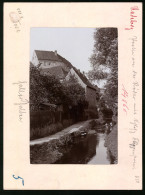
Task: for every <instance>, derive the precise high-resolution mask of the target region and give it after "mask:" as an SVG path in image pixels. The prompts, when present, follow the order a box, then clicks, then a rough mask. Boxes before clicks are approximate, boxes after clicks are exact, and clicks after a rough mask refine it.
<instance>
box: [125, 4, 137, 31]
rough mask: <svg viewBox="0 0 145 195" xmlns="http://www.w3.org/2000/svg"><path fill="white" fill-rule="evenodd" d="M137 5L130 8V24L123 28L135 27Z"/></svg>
mask: <svg viewBox="0 0 145 195" xmlns="http://www.w3.org/2000/svg"><path fill="white" fill-rule="evenodd" d="M138 10H139V8H138V6H134V7H131V8H130V26H129V27H128V28H125V30H133V29H134V27H135V23H136V22H137V15H136V11H138Z"/></svg>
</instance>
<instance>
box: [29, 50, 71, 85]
mask: <svg viewBox="0 0 145 195" xmlns="http://www.w3.org/2000/svg"><path fill="white" fill-rule="evenodd" d="M32 63H33V64H34V66H38V67H39V68H40V69H41V73H42V74H43V75H55V76H57V78H59V79H60V81H62V80H64V79H65V77H66V75H67V73H68V72H69V70H70V68H71V67H72V65H71V63H70V62H68V61H67V60H66V59H65V58H63V57H62V56H60V55H59V54H58V53H57V51H54V52H53V51H42V50H35V51H34V53H33V57H32Z"/></svg>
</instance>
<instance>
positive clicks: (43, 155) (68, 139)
mask: <svg viewBox="0 0 145 195" xmlns="http://www.w3.org/2000/svg"><path fill="white" fill-rule="evenodd" d="M79 124H80V125H77V124H76V125H77V127H75V125H73V126H71V127H68V128H67V129H68V131H67V129H66V130H64V131H65V132H63V131H62V132H59V133H56V134H55V135H52V136H53V138H54V139H50V140H49V141H48V142H44V143H42V144H35V145H31V146H30V162H31V163H32V164H42V163H43V164H52V163H55V162H56V161H57V160H59V159H60V158H61V157H62V155H63V152H62V151H63V147H67V146H68V145H69V144H71V143H73V138H74V137H77V136H80V135H81V133H82V132H87V131H88V130H89V128H90V121H84V122H81V123H79ZM58 134H59V135H58Z"/></svg>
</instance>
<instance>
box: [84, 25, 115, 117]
mask: <svg viewBox="0 0 145 195" xmlns="http://www.w3.org/2000/svg"><path fill="white" fill-rule="evenodd" d="M117 37H118V33H117V29H116V28H98V29H96V30H95V32H94V50H93V54H92V55H91V57H90V62H91V65H92V71H90V72H89V73H88V77H89V78H90V79H91V77H92V78H93V79H94V80H95V79H104V78H106V79H107V84H106V86H105V92H104V96H103V98H104V100H105V101H106V102H107V105H108V106H109V107H110V108H111V109H112V110H113V112H114V114H116V113H117V107H116V104H117V99H118V38H117ZM100 65H104V66H105V67H106V68H109V69H110V72H109V73H108V74H106V73H105V72H104V71H100V70H99V67H100Z"/></svg>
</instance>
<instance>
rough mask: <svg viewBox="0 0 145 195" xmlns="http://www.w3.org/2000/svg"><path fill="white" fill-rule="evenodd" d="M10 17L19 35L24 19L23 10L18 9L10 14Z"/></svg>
mask: <svg viewBox="0 0 145 195" xmlns="http://www.w3.org/2000/svg"><path fill="white" fill-rule="evenodd" d="M9 17H10V20H11V22H12V23H13V26H14V29H15V30H16V32H17V33H19V32H20V31H21V21H22V20H23V18H24V17H23V14H22V11H21V9H20V8H17V10H16V11H15V12H10V13H9Z"/></svg>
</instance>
